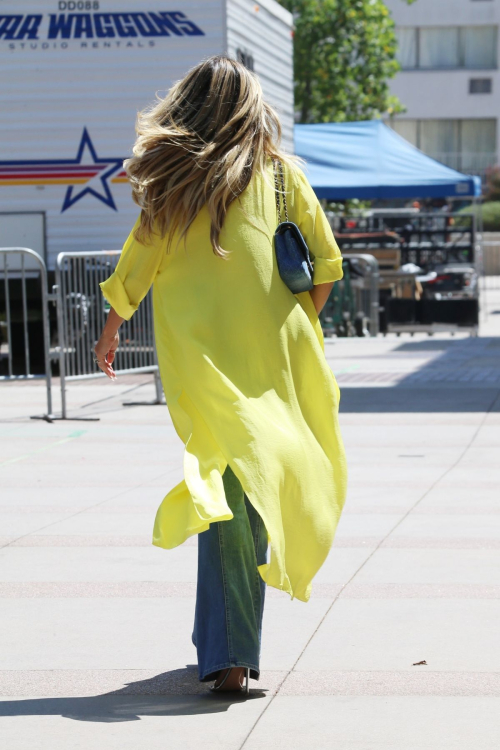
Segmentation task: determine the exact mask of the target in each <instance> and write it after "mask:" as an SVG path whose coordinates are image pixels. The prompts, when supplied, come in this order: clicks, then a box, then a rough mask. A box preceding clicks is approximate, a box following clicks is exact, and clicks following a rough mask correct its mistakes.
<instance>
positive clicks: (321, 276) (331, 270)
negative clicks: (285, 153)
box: [292, 167, 343, 285]
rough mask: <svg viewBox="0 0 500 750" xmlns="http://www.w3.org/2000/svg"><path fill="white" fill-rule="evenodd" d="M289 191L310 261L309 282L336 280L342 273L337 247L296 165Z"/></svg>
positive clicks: (317, 204) (320, 282) (316, 200)
mask: <svg viewBox="0 0 500 750" xmlns="http://www.w3.org/2000/svg"><path fill="white" fill-rule="evenodd" d="M292 193H293V196H292V197H293V215H294V218H295V221H296V223H297V224H298V225H299V227H300V231H301V232H302V235H303V236H304V239H305V241H306V243H307V246H308V248H309V252H310V253H311V256H312V258H313V261H314V275H313V283H314V284H315V285H317V284H328V283H331V282H332V281H338V280H339V279H341V278H342V276H343V271H342V255H341V253H340V250H339V246H338V245H337V241H336V240H335V237H334V236H333V232H332V228H331V226H330V222H329V221H328V219H327V218H326V216H325V212H324V211H323V209H322V208H321V205H320V202H319V201H318V199H317V197H316V194H315V192H314V190H313V189H312V187H311V186H310V184H309V182H308V180H307V177H306V176H305V174H304V173H303V172H302V170H301V169H299V168H298V167H296V168H295V170H294V174H293V191H292Z"/></svg>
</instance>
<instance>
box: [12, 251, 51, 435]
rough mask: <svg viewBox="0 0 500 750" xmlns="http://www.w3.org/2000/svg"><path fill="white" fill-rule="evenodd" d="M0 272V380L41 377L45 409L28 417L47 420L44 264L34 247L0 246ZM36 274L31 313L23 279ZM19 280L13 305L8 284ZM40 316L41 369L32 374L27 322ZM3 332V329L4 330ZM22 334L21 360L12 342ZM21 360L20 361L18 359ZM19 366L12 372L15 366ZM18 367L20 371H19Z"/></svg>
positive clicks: (48, 371) (48, 376)
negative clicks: (0, 310)
mask: <svg viewBox="0 0 500 750" xmlns="http://www.w3.org/2000/svg"><path fill="white" fill-rule="evenodd" d="M0 276H3V297H4V303H5V318H4V319H2V316H1V315H0V359H1V360H4V359H6V364H7V374H6V375H3V374H1V375H0V380H29V379H36V378H43V379H45V383H46V395H47V413H46V414H44V415H42V416H40V417H38V416H34V417H32V419H45V420H46V421H49V422H51V421H52V420H53V418H54V415H53V414H52V389H51V368H50V361H51V352H50V325H49V312H48V303H49V301H50V300H51V299H52V295H50V294H49V293H48V286H47V268H46V266H45V263H44V260H43V258H41V257H40V256H39V255H38V253H36V252H35V251H34V250H30V249H29V248H27V247H1V248H0ZM33 278H35V279H36V278H39V280H40V304H39V306H38V307H39V310H38V313H37V314H34V313H33V309H32V307H31V306H30V304H29V303H30V302H33V301H34V300H33V297H32V298H31V299H29V295H28V292H27V288H26V282H27V280H29V279H33ZM16 281H17V282H20V299H19V300H16V301H18V302H19V304H18V305H14V299H13V295H12V294H11V288H12V287H11V285H12V283H13V282H16ZM37 316H38V319H41V323H42V331H43V334H42V335H43V369H44V372H43V373H38V374H35V373H33V372H32V347H31V346H30V325H31V324H32V322H33V318H36V317H37ZM13 326H16V328H18V329H19V333H18V334H17V335H16V336H14V334H13ZM4 332H5V333H4ZM19 334H21V335H22V344H21V346H20V353H21V355H22V356H21V357H20V360H21V364H19V361H17V359H16V360H15V358H14V346H15V345H18V344H19V341H20V338H21V336H19ZM4 346H5V347H6V350H7V351H6V357H5V356H4V352H3V349H4ZM23 360H24V362H23V363H22V361H23ZM16 369H17V370H19V371H18V372H16V371H15V370H16ZM20 371H22V372H20Z"/></svg>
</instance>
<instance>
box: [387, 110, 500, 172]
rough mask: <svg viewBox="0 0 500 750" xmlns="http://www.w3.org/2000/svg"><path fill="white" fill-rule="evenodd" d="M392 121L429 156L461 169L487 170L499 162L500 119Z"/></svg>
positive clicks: (405, 136) (391, 124)
mask: <svg viewBox="0 0 500 750" xmlns="http://www.w3.org/2000/svg"><path fill="white" fill-rule="evenodd" d="M389 125H390V126H391V127H392V128H393V130H395V131H396V133H399V135H401V136H402V137H403V138H404V139H405V140H407V141H409V142H410V143H412V144H413V145H414V146H416V147H417V148H419V149H420V150H421V151H423V152H424V153H425V154H428V156H432V158H433V159H436V160H437V161H440V162H442V163H443V164H446V165H447V166H449V167H452V168H453V169H458V170H459V171H460V172H466V173H472V174H484V172H485V170H486V169H487V167H489V166H491V165H492V164H493V163H496V142H497V121H496V120H494V119H471V120H410V119H407V120H406V119H405V120H397V119H395V120H392V121H390V122H389Z"/></svg>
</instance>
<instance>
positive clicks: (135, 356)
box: [54, 250, 163, 419]
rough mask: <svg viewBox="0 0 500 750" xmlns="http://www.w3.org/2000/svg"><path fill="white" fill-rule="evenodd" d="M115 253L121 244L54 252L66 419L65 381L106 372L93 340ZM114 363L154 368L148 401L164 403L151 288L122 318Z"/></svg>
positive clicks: (125, 369)
mask: <svg viewBox="0 0 500 750" xmlns="http://www.w3.org/2000/svg"><path fill="white" fill-rule="evenodd" d="M120 253H121V251H120V250H102V251H96V252H90V253H87V252H82V253H59V255H58V257H57V262H56V285H55V287H54V291H55V293H56V296H57V328H58V336H59V352H60V358H59V366H60V377H61V412H62V414H61V416H62V419H67V404H66V382H67V381H71V380H83V379H86V378H95V377H100V376H102V377H106V376H105V375H104V373H103V372H101V370H100V369H99V368H98V367H97V365H96V364H95V362H94V346H95V344H96V343H97V340H98V339H99V336H100V334H101V331H102V329H103V327H104V324H105V322H106V315H107V312H108V310H109V305H107V303H106V301H105V299H104V297H103V296H102V293H101V290H100V288H99V283H100V282H101V281H105V280H106V279H107V278H108V276H109V275H110V274H111V273H112V272H113V271H114V269H115V267H116V265H117V263H118V259H119V257H120ZM113 368H114V369H115V370H116V371H117V372H119V373H121V374H126V373H141V372H144V373H145V372H151V373H153V374H154V377H155V388H156V399H155V401H154V402H153V403H155V404H160V403H163V398H162V396H163V390H162V386H161V380H160V376H159V372H158V360H157V357H156V349H155V344H154V330H153V309H152V294H151V292H149V294H148V295H147V296H146V297H145V299H144V300H143V301H142V302H141V304H140V306H139V308H138V310H137V312H136V313H135V314H134V315H133V317H132V318H131V319H130V320H128V321H125V322H124V323H123V324H122V326H121V328H120V346H119V348H118V350H117V352H116V356H115V361H114V363H113Z"/></svg>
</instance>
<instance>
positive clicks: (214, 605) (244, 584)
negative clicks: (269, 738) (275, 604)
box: [193, 466, 268, 682]
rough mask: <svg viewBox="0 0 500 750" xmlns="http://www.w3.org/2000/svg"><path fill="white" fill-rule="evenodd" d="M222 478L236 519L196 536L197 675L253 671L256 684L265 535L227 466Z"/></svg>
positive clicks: (203, 677) (202, 677) (209, 676)
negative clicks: (239, 669)
mask: <svg viewBox="0 0 500 750" xmlns="http://www.w3.org/2000/svg"><path fill="white" fill-rule="evenodd" d="M222 479H223V482H224V490H225V493H226V500H227V503H228V505H229V507H230V509H231V511H232V513H233V516H234V517H233V518H232V519H231V520H230V521H219V522H218V523H212V524H210V528H209V529H208V530H207V531H204V532H202V533H201V534H199V535H198V585H197V591H196V611H195V619H194V629H193V643H194V645H195V646H196V650H197V652H198V676H199V679H200V681H201V682H208V681H209V680H214V679H215V678H216V677H217V673H218V672H219V671H220V670H221V669H228V668H229V667H249V668H250V676H251V677H252V678H253V679H255V680H258V679H259V672H260V668H259V661H260V644H261V634H262V615H263V612H264V595H265V583H264V581H263V580H262V578H261V577H260V574H259V572H258V570H257V565H263V564H264V563H265V562H266V557H267V545H268V539H267V532H266V528H265V526H264V523H263V521H262V519H261V517H260V516H259V514H258V513H257V511H256V510H255V508H254V507H253V506H252V505H251V503H250V501H249V500H248V498H247V497H246V495H245V494H244V492H243V489H242V487H241V484H240V482H239V480H238V479H237V478H236V476H235V475H234V473H233V472H232V470H231V469H230V468H229V466H228V467H227V469H226V471H225V472H224V475H223V477H222Z"/></svg>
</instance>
